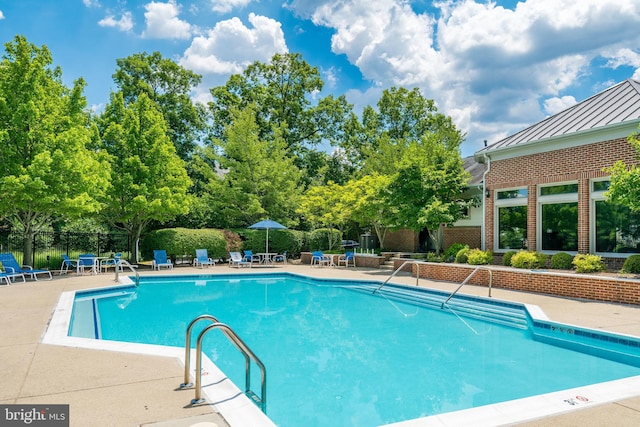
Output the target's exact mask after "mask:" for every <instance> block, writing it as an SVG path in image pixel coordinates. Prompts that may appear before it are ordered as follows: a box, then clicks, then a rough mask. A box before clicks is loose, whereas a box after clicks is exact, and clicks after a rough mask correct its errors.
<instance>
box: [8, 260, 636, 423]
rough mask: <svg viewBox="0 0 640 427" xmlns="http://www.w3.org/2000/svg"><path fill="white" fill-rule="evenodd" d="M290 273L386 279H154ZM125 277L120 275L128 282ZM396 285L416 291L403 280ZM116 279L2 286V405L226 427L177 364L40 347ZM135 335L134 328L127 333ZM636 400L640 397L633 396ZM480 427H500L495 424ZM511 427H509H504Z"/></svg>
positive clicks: (623, 310)
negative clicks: (72, 296)
mask: <svg viewBox="0 0 640 427" xmlns="http://www.w3.org/2000/svg"><path fill="white" fill-rule="evenodd" d="M260 271H265V272H267V271H269V272H273V271H289V272H293V273H299V274H305V275H309V276H315V277H327V278H336V277H340V278H348V279H369V280H370V279H373V280H384V279H386V278H387V277H388V275H389V274H390V272H389V271H388V270H377V269H367V268H348V269H345V268H344V267H342V268H339V269H338V268H311V267H309V266H306V265H298V264H288V265H285V266H282V265H279V266H278V267H275V268H269V269H260V268H252V269H249V268H242V269H236V268H229V267H227V266H215V267H212V268H204V269H195V268H191V267H176V268H175V269H174V270H165V269H163V270H162V271H161V272H152V271H151V270H141V271H140V274H141V275H152V274H163V275H166V274H202V273H205V274H207V273H212V274H222V273H256V272H260ZM125 275H126V273H125ZM393 282H394V283H401V284H407V285H415V284H416V279H415V278H414V277H410V276H408V275H403V274H399V275H397V276H396V277H394V279H393ZM114 284H115V282H114V274H113V273H110V274H101V275H97V276H96V275H94V276H91V275H84V276H79V277H77V276H76V275H75V274H73V273H72V274H68V275H63V276H54V279H53V280H38V281H27V282H26V283H19V282H18V283H14V284H12V285H10V286H7V285H5V284H2V285H0V378H2V387H1V388H0V404H69V405H70V417H69V418H70V425H71V426H78V427H80V426H83V427H84V426H118V427H120V426H138V425H143V426H154V427H182V426H195V425H196V424H197V425H198V426H199V427H205V426H206V427H215V426H218V427H225V426H228V424H227V422H226V421H225V420H224V418H222V417H221V416H220V415H219V414H217V413H215V412H214V410H213V409H212V407H210V406H207V405H203V406H191V405H190V404H189V401H190V400H191V398H192V397H193V391H192V390H181V389H180V388H179V387H178V385H179V384H180V383H182V375H183V369H184V368H183V365H182V363H181V362H180V361H179V360H178V359H176V358H175V357H166V356H165V357H163V356H152V355H141V354H131V353H121V352H115V351H106V350H91V349H86V348H77V347H69V346H59V345H50V344H44V343H42V342H41V340H42V337H43V335H44V333H45V331H46V330H47V326H48V324H49V321H50V319H51V316H52V312H53V310H54V307H55V306H56V304H57V302H58V299H59V297H60V295H61V294H62V293H63V292H67V291H75V290H80V289H88V288H95V287H105V286H111V285H114ZM419 285H420V286H424V287H429V288H434V289H442V290H447V291H452V290H453V289H455V288H456V287H457V284H453V283H445V282H435V281H429V280H425V279H420V281H419ZM460 293H462V294H471V295H480V296H487V288H484V287H476V286H470V285H466V286H465V287H463V288H462V290H461V291H460ZM492 296H493V297H494V298H496V299H502V300H507V301H514V302H519V303H526V304H533V305H537V306H539V307H540V308H541V309H542V311H544V313H545V314H546V315H547V316H548V318H549V319H551V320H553V321H558V322H562V323H568V324H572V325H579V326H584V327H588V328H593V329H602V330H606V331H611V332H617V333H621V334H626V335H633V336H640V307H638V306H624V305H616V304H604V303H595V302H589V301H578V300H571V299H565V298H556V297H550V296H544V295H536V294H529V293H523V292H513V291H506V290H502V289H493V291H492ZM132 327H135V325H132ZM638 395H639V396H640V390H638ZM477 421H478V420H477V419H468V418H467V419H466V420H460V421H459V422H456V423H455V424H444V423H442V422H440V421H433V422H423V423H421V424H417V423H416V424H411V425H424V426H444V425H460V426H462V425H470V426H471V425H478V424H477ZM614 424H615V425H616V426H637V425H640V397H634V398H630V399H625V400H622V401H618V402H610V403H604V404H596V405H593V406H587V407H585V408H584V409H580V410H572V411H570V412H566V413H563V414H560V415H555V416H551V417H546V418H541V419H534V420H531V421H527V422H524V423H519V424H517V425H520V426H527V427H532V426H540V427H543V426H554V427H557V426H560V427H562V426H603V425H614ZM483 425H504V424H502V423H500V422H496V424H492V423H491V421H488V422H486V423H485V424H483ZM510 425H513V424H510Z"/></svg>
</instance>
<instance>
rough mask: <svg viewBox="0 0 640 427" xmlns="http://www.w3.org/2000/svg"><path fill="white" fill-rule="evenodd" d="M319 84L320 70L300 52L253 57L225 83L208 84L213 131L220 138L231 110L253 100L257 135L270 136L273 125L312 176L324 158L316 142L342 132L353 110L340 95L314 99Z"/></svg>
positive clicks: (250, 103)
mask: <svg viewBox="0 0 640 427" xmlns="http://www.w3.org/2000/svg"><path fill="white" fill-rule="evenodd" d="M323 86H324V82H323V81H322V78H321V77H320V73H319V71H318V69H317V68H316V67H312V66H311V65H309V64H308V63H307V62H305V61H304V60H303V59H302V56H301V55H300V54H297V53H287V54H276V55H274V56H273V57H272V58H271V61H270V62H269V63H262V62H254V63H253V64H251V65H249V66H248V67H247V68H246V69H245V70H244V72H243V73H242V74H236V75H233V76H231V77H230V78H229V80H228V82H227V83H226V85H224V86H220V87H216V88H213V89H211V95H212V96H213V101H212V102H211V103H210V104H209V108H210V110H211V113H212V115H213V134H214V136H215V137H216V138H217V139H224V138H225V131H226V128H227V127H228V126H229V125H230V124H231V122H232V120H233V111H234V110H242V109H244V108H246V107H248V106H249V105H255V111H256V124H257V129H258V138H259V139H260V140H273V139H274V132H275V130H276V129H277V130H278V131H279V132H281V138H282V139H283V140H284V142H285V148H286V149H287V151H288V153H289V155H290V156H292V157H293V158H295V159H296V165H297V166H298V167H299V168H301V169H304V170H305V171H306V173H307V175H309V176H310V177H311V178H313V177H315V176H316V175H317V174H318V172H319V170H320V169H321V168H322V167H323V166H324V163H323V162H324V160H325V157H324V156H318V155H315V154H316V153H317V150H316V148H315V147H316V146H317V144H318V143H320V142H321V141H323V140H326V141H330V142H335V141H338V140H340V139H341V138H342V137H343V133H344V122H345V121H346V119H347V118H348V115H349V114H350V112H351V109H352V107H351V105H350V104H348V103H347V101H346V98H345V97H344V96H340V97H337V98H334V97H333V96H326V97H324V98H321V99H319V100H317V101H316V100H315V99H314V97H315V95H316V94H317V93H318V92H320V91H321V90H322V88H323ZM307 182H309V180H307Z"/></svg>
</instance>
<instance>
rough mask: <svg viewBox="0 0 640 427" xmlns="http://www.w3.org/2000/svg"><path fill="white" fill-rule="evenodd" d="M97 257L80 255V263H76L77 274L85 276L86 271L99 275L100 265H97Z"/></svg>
mask: <svg viewBox="0 0 640 427" xmlns="http://www.w3.org/2000/svg"><path fill="white" fill-rule="evenodd" d="M96 260H97V258H96V256H95V255H94V254H80V255H78V262H77V263H76V273H77V274H84V272H85V270H89V271H90V272H91V274H98V267H99V266H98V265H96Z"/></svg>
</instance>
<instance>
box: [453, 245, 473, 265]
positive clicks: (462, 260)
mask: <svg viewBox="0 0 640 427" xmlns="http://www.w3.org/2000/svg"><path fill="white" fill-rule="evenodd" d="M469 250H470V249H469V248H462V249H460V250H459V251H458V253H457V254H456V262H457V263H458V264H466V263H467V261H468V260H469V257H468V255H469Z"/></svg>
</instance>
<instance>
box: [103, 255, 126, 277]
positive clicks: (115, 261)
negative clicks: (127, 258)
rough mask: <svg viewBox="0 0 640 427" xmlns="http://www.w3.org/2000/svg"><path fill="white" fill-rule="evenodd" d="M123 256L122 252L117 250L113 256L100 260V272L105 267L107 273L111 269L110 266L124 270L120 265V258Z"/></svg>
mask: <svg viewBox="0 0 640 427" xmlns="http://www.w3.org/2000/svg"><path fill="white" fill-rule="evenodd" d="M121 257H122V253H121V252H117V253H116V254H114V255H113V258H107V259H102V260H100V272H101V273H102V270H103V269H104V271H105V273H106V272H107V271H109V268H111V267H114V268H119V269H120V271H122V266H121V265H120V258H121Z"/></svg>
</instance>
